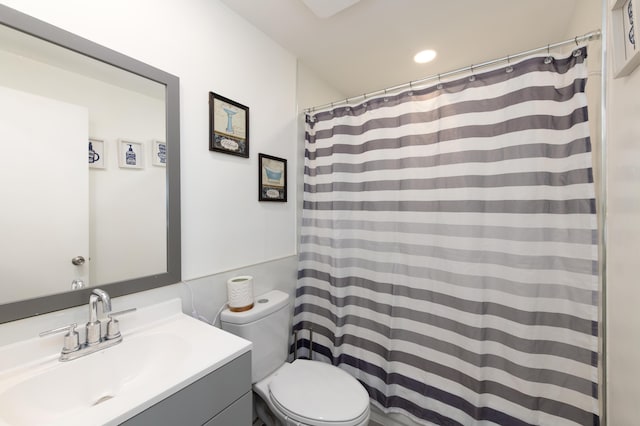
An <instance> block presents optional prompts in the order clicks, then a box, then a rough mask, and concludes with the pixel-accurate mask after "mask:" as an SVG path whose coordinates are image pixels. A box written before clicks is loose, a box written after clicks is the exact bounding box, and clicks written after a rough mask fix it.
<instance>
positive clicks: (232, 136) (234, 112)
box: [209, 92, 249, 158]
mask: <svg viewBox="0 0 640 426" xmlns="http://www.w3.org/2000/svg"><path fill="white" fill-rule="evenodd" d="M209 151H218V152H224V153H225V154H231V155H237V156H239V157H246V158H249V107H247V106H244V105H242V104H239V103H238V102H235V101H232V100H231V99H228V98H225V97H224V96H220V95H218V94H216V93H213V92H209Z"/></svg>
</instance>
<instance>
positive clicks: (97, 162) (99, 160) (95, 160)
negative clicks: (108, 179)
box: [89, 138, 107, 169]
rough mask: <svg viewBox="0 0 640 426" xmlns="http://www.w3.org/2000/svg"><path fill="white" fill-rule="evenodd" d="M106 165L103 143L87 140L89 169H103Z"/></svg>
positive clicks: (101, 141) (99, 140)
mask: <svg viewBox="0 0 640 426" xmlns="http://www.w3.org/2000/svg"><path fill="white" fill-rule="evenodd" d="M106 164H107V163H106V162H105V158H104V141H103V140H101V139H93V138H91V139H89V167H90V168H92V169H104V168H105V167H106V166H105V165H106Z"/></svg>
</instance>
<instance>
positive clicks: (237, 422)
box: [204, 392, 253, 426]
mask: <svg viewBox="0 0 640 426" xmlns="http://www.w3.org/2000/svg"><path fill="white" fill-rule="evenodd" d="M252 398H253V393H252V392H247V393H245V394H244V396H243V397H242V398H240V399H239V400H237V401H236V402H234V403H233V404H231V405H230V406H229V407H227V408H226V409H225V410H224V411H222V413H220V414H218V415H217V416H215V417H214V418H212V419H211V420H209V421H208V422H207V423H205V425H204V426H251V422H252V420H253V419H252V417H253V412H252V411H251V403H252Z"/></svg>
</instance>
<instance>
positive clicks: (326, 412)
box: [269, 359, 369, 425]
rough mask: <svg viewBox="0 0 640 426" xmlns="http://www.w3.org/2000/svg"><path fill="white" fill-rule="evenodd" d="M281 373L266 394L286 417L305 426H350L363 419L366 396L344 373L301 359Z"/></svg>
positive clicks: (357, 384)
mask: <svg viewBox="0 0 640 426" xmlns="http://www.w3.org/2000/svg"><path fill="white" fill-rule="evenodd" d="M283 370H284V371H282V372H281V373H279V374H278V375H277V376H275V377H274V378H273V380H272V381H271V383H270V384H269V393H270V394H271V398H272V401H273V402H274V403H275V404H276V405H277V406H278V408H280V409H282V411H284V412H285V414H286V415H287V416H288V417H290V418H293V419H295V420H297V421H300V422H303V423H306V424H309V425H324V424H327V423H332V424H340V425H351V424H358V423H359V422H360V421H361V420H362V418H363V416H365V417H366V416H367V414H368V413H367V408H368V407H369V394H368V393H367V391H366V390H365V389H364V387H363V386H362V385H361V384H360V383H359V382H358V381H357V380H356V379H355V378H354V377H352V376H350V375H349V374H348V373H347V372H346V371H343V370H341V369H339V368H338V367H334V366H333V365H330V364H325V363H322V362H319V361H309V360H303V359H298V360H296V361H294V362H293V363H292V364H291V365H290V366H289V368H286V369H283Z"/></svg>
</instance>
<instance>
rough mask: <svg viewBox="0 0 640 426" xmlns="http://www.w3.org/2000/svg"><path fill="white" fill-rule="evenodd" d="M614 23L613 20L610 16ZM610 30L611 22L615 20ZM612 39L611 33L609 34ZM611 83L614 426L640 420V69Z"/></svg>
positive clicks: (610, 260) (609, 312) (610, 371)
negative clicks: (639, 260)
mask: <svg viewBox="0 0 640 426" xmlns="http://www.w3.org/2000/svg"><path fill="white" fill-rule="evenodd" d="M609 18H610V16H609ZM609 25H611V21H610V20H609ZM609 34H611V31H610V32H609ZM612 56H613V55H612V46H611V35H610V36H609V44H608V61H609V68H608V72H609V76H608V79H607V91H608V95H607V120H608V121H607V136H608V138H607V171H608V174H607V206H608V207H607V209H608V212H607V227H608V242H607V250H608V264H607V349H608V351H607V358H608V360H607V367H608V368H607V374H608V416H609V422H608V424H610V425H612V426H626V425H636V424H638V419H640V404H638V401H639V400H640V386H639V383H640V309H639V307H640V281H639V278H638V277H639V274H638V270H637V269H636V267H637V266H638V253H639V252H640V191H639V188H640V120H639V118H640V68H636V70H635V72H634V73H633V74H631V75H630V76H628V77H624V78H620V79H613V69H612V63H611V61H612Z"/></svg>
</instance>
